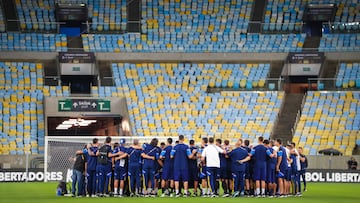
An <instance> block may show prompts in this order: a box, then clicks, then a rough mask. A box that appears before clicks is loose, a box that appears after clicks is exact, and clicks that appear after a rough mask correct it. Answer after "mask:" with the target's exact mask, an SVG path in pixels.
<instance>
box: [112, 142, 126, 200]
mask: <svg viewBox="0 0 360 203" xmlns="http://www.w3.org/2000/svg"><path fill="white" fill-rule="evenodd" d="M127 150H128V149H127V148H126V147H125V139H121V140H120V145H119V146H118V147H116V148H115V149H114V150H113V154H118V156H116V157H115V158H114V161H115V169H114V178H115V181H114V193H115V196H119V197H122V196H123V192H124V185H125V184H124V181H125V179H126V176H127V154H126V152H127ZM118 186H119V191H118Z"/></svg>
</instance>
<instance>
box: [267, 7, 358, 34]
mask: <svg viewBox="0 0 360 203" xmlns="http://www.w3.org/2000/svg"><path fill="white" fill-rule="evenodd" d="M308 3H310V4H335V5H336V7H337V10H336V13H335V17H334V22H332V23H330V24H331V29H332V30H334V31H340V32H343V31H357V30H359V28H360V27H359V25H360V24H359V22H360V15H359V4H360V1H359V0H354V1H339V0H309V1H302V0H295V1H294V0H274V1H268V4H267V6H266V9H265V17H264V21H263V22H264V24H263V30H264V31H265V32H267V31H276V32H286V31H288V32H294V31H300V30H301V28H302V25H303V23H302V18H303V14H304V9H305V6H306V5H307V4H308Z"/></svg>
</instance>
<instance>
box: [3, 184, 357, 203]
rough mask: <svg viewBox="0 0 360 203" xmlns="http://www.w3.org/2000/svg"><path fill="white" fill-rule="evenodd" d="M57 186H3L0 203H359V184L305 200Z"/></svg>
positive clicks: (323, 187) (313, 190)
mask: <svg viewBox="0 0 360 203" xmlns="http://www.w3.org/2000/svg"><path fill="white" fill-rule="evenodd" d="M56 185H57V183H1V184H0V203H12V202H21V203H59V202H77V203H83V202H84V203H85V202H86V203H91V202H97V203H98V202H99V201H101V202H109V203H111V202H114V203H115V202H116V203H118V202H126V203H154V202H156V203H169V202H170V203H194V202H196V203H222V202H224V203H235V202H237V203H238V202H241V201H243V202H246V203H252V202H254V203H257V202H275V201H276V202H286V203H300V202H301V203H303V202H306V203H312V202H314V203H315V202H316V203H319V202H324V203H332V202H334V203H338V202H343V203H351V202H357V203H359V202H360V184H358V183H349V184H342V183H310V184H309V185H308V191H307V192H305V193H304V194H303V196H302V197H288V198H276V199H275V198H272V199H269V198H247V197H241V198H202V197H196V198H194V197H191V198H160V197H158V198H121V199H120V198H114V197H112V198H101V199H100V198H86V197H84V198H73V197H58V196H56V194H55V193H56V192H55V191H56Z"/></svg>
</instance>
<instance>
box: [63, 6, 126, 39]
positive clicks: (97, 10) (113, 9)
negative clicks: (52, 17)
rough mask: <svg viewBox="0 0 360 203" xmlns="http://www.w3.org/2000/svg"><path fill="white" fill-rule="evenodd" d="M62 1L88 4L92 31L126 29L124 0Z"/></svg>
mask: <svg viewBox="0 0 360 203" xmlns="http://www.w3.org/2000/svg"><path fill="white" fill-rule="evenodd" d="M60 2H62V3H72V4H79V3H85V4H86V5H87V6H88V17H89V18H90V22H91V25H90V29H91V30H93V31H99V32H101V31H119V30H123V31H124V30H126V26H127V6H126V5H127V4H126V2H127V1H126V0H102V1H99V0H62V1H60Z"/></svg>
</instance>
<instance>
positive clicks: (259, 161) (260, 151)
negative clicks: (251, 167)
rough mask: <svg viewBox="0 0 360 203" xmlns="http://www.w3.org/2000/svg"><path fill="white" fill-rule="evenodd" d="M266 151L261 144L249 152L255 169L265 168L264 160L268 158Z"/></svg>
mask: <svg viewBox="0 0 360 203" xmlns="http://www.w3.org/2000/svg"><path fill="white" fill-rule="evenodd" d="M267 151H268V149H267V148H266V147H265V146H264V145H262V144H259V145H257V146H256V147H254V148H253V149H252V150H251V152H250V154H251V155H252V158H254V159H255V167H264V166H266V159H267V156H268V152H267Z"/></svg>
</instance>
